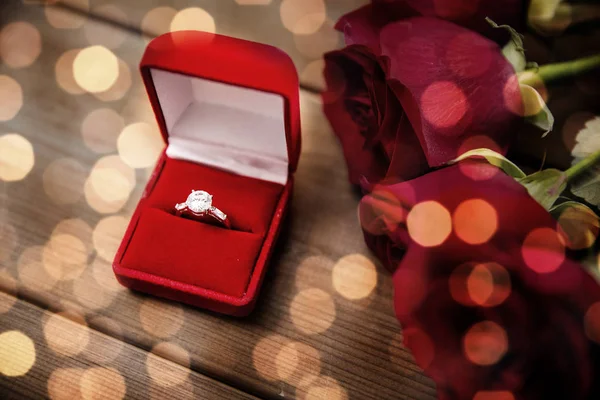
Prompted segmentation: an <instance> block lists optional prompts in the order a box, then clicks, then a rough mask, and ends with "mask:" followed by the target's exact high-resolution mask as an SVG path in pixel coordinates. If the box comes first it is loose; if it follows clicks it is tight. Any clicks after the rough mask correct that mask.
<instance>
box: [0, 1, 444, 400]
mask: <svg viewBox="0 0 600 400" xmlns="http://www.w3.org/2000/svg"><path fill="white" fill-rule="evenodd" d="M246 2H247V3H250V1H246ZM91 3H92V4H91V6H90V7H88V6H87V5H88V2H87V1H84V0H68V1H64V2H59V3H58V4H56V5H54V6H51V7H47V8H46V9H45V8H44V7H43V6H40V4H39V2H37V1H35V0H29V1H27V0H23V1H18V0H10V1H8V2H3V5H2V6H0V27H5V28H6V27H7V26H10V29H11V30H4V31H3V34H2V35H4V36H2V37H1V38H0V50H1V51H0V54H2V57H3V61H4V63H3V64H2V66H1V67H0V120H1V122H0V123H1V124H2V129H1V131H0V152H8V153H4V154H9V156H6V157H8V159H9V160H11V161H10V162H9V163H8V164H7V165H3V166H2V165H0V174H2V175H0V177H1V178H2V179H4V180H5V181H3V182H2V186H1V190H0V205H1V207H0V221H1V225H0V267H1V268H0V288H1V289H2V290H1V291H0V369H1V370H0V372H2V373H1V374H0V393H1V394H0V398H3V399H6V398H18V399H21V398H46V397H50V398H52V399H77V398H83V399H90V398H108V399H113V398H117V399H118V398H124V397H125V398H154V399H167V398H176V399H181V398H183V399H185V398H202V399H213V398H215V399H218V398H222V399H234V398H235V399H237V398H266V399H279V398H299V399H334V400H336V399H398V398H400V399H432V398H435V393H436V391H435V387H434V385H433V383H432V381H431V380H429V379H428V378H427V377H425V376H424V375H423V373H422V372H421V371H420V370H419V368H418V367H417V366H416V365H415V364H414V361H413V359H412V357H411V355H410V354H409V352H408V351H407V350H406V349H405V348H404V347H403V346H402V344H401V340H402V335H401V332H400V328H399V326H398V323H397V321H396V319H395V317H394V314H393V309H392V285H391V279H390V276H389V275H388V274H387V273H386V272H384V271H383V270H382V269H381V268H380V267H378V266H376V265H375V262H374V259H373V258H372V257H371V256H370V255H369V253H368V251H367V249H366V247H365V245H364V243H363V240H362V235H361V231H360V228H359V225H358V221H357V217H356V206H357V202H358V197H357V195H356V194H355V193H354V192H353V190H352V188H351V187H350V185H349V184H348V182H347V177H346V173H345V168H344V166H343V162H344V161H343V157H342V154H341V152H340V149H339V147H338V145H337V143H336V140H335V138H334V136H333V135H332V134H331V132H330V129H329V127H328V124H327V122H326V120H325V119H324V116H323V115H322V113H321V105H320V100H319V97H318V95H317V94H316V93H315V92H312V91H310V90H305V89H303V90H302V94H301V99H302V105H301V106H302V125H303V142H304V143H303V151H302V157H301V161H300V168H299V170H298V172H297V185H296V188H295V193H294V199H293V207H292V210H291V213H290V218H289V221H288V222H287V224H286V228H285V231H284V233H283V234H282V238H281V240H280V242H279V243H278V250H277V252H276V255H275V257H274V260H273V263H272V265H271V268H270V271H269V273H268V276H267V278H266V281H265V283H264V286H263V291H262V293H261V297H260V300H259V303H258V306H257V308H256V310H255V312H254V313H253V314H252V315H251V316H250V317H248V318H244V319H234V318H229V317H224V316H221V315H216V314H213V313H210V312H206V311H203V310H199V309H195V308H192V307H187V306H184V305H181V304H177V303H171V302H167V301H162V300H159V299H156V298H152V297H149V296H145V295H142V294H139V293H134V292H130V291H128V290H126V289H124V288H122V287H120V286H119V285H118V283H117V282H116V281H115V279H114V277H113V275H112V271H111V263H110V261H111V258H112V256H113V255H114V252H115V250H116V245H118V243H119V241H120V238H121V236H122V234H123V229H124V224H125V223H126V222H127V221H128V219H129V218H130V216H131V214H132V212H133V209H134V207H135V205H136V203H137V201H138V199H139V197H140V195H141V191H142V190H143V187H144V184H145V182H146V180H147V179H148V175H149V172H150V171H151V169H152V167H151V165H152V162H153V161H154V159H155V157H156V154H157V153H158V151H160V149H161V146H162V142H161V139H160V137H159V135H158V133H157V131H156V128H155V122H154V120H153V115H152V112H151V110H150V108H149V105H148V102H147V99H146V97H145V94H144V91H143V86H142V83H141V80H140V78H139V76H138V72H137V63H138V62H139V59H140V57H141V54H142V52H143V50H144V47H145V45H146V43H147V41H148V39H149V38H150V37H151V36H152V35H156V34H158V33H161V32H163V31H165V30H166V29H167V27H168V26H169V21H170V19H171V18H172V17H173V15H174V13H175V9H177V10H180V9H183V8H185V7H186V6H187V2H183V1H180V0H171V1H167V2H165V1H160V2H159V1H155V0H153V1H147V0H146V1H126V2H114V3H113V4H115V5H116V6H115V5H112V6H111V5H108V4H109V2H108V1H104V0H98V1H91ZM194 3H195V6H198V7H202V8H203V9H205V10H206V11H207V12H208V13H210V15H212V16H213V17H214V20H215V23H216V26H217V31H218V32H220V33H224V34H230V35H234V36H240V37H247V38H250V39H254V40H259V41H263V42H270V43H272V44H276V45H279V46H280V47H282V48H284V49H286V50H288V51H289V52H290V54H291V55H292V57H293V58H294V61H295V62H296V64H297V65H298V68H299V70H300V71H301V77H302V82H303V87H304V88H309V89H310V88H319V87H321V85H322V82H320V78H319V76H320V71H319V68H320V66H322V64H321V62H320V61H319V58H320V56H321V54H322V52H323V51H326V50H328V49H329V48H333V47H336V46H339V45H340V43H339V37H338V36H337V34H336V33H333V31H332V27H331V26H332V22H331V20H333V19H336V18H337V17H338V16H339V15H341V13H343V12H345V11H347V10H348V9H352V8H355V7H356V6H358V5H359V4H360V3H363V2H362V1H354V0H353V1H346V0H344V1H330V2H329V3H328V7H329V8H328V10H327V12H328V15H329V17H328V20H327V21H326V22H324V23H323V24H322V27H321V28H319V29H318V30H317V31H316V33H315V34H314V36H311V37H310V38H306V37H304V36H306V35H296V37H295V36H294V35H293V34H292V33H291V32H290V31H289V30H287V29H285V28H284V27H283V25H282V23H281V21H280V18H281V15H280V7H279V6H280V4H279V3H280V2H279V1H273V2H272V3H273V4H266V5H244V4H241V3H244V1H243V0H238V1H236V2H234V1H229V0H227V1H226V0H219V1H196V2H194ZM255 3H261V2H260V1H255ZM263 3H270V2H269V1H264V2H263ZM309 3H311V2H306V3H303V4H309ZM313 3H319V2H313ZM165 4H166V5H165ZM317 6H318V4H317ZM157 7H172V9H169V8H162V9H159V11H156V10H155V11H153V13H154V14H150V15H151V16H150V17H147V18H145V16H147V15H148V12H149V11H151V10H153V9H155V8H157ZM286 7H288V6H287V5H286ZM301 11H302V10H301ZM309 11H310V10H309ZM287 12H288V11H285V12H283V11H282V14H285V13H287ZM289 12H290V13H291V14H290V15H291V16H288V17H284V20H285V19H286V18H287V20H288V21H287V24H288V25H290V24H292V23H293V22H294V18H296V17H294V15H295V14H294V12H297V11H294V10H292V11H289ZM303 12H304V13H305V14H306V13H307V12H306V11H303ZM318 12H320V11H318V9H317V11H314V12H312V11H311V12H309V13H308V14H307V15H309V16H310V15H313V16H312V17H311V18H313V19H314V18H317V19H318V18H321V17H319V15H317V16H316V17H315V16H314V14H318ZM311 13H312V14H311ZM198 15H199V14H193V15H192V17H190V18H192V19H193V20H194V21H201V22H202V21H204V22H202V23H204V24H206V23H210V21H208V22H206V21H205V20H202V19H201V20H199V19H198V18H199V17H198ZM286 15H287V14H286ZM182 18H183V19H184V20H185V16H184V17H182ZM194 18H195V19H194ZM203 18H204V17H203ZM289 20H291V21H292V22H289ZM16 21H21V22H24V23H25V24H18V25H8V24H10V23H13V22H16ZM259 21H266V22H268V23H262V22H259ZM184 22H185V21H184ZM182 23H183V22H182ZM311 24H313V25H314V24H315V22H314V21H313V22H310V18H309V22H307V23H305V24H304V25H302V24H301V26H300V27H299V28H296V27H295V26H296V25H293V24H292V25H290V26H292V28H291V29H292V30H293V29H304V32H303V33H306V32H307V31H310V30H311V29H314V26H313V25H311ZM319 26H321V25H319ZM65 28H69V29H65ZM10 35H12V36H10ZM15 43H17V45H15ZM96 44H100V45H103V46H108V47H111V49H112V52H113V53H114V54H115V55H116V56H117V57H119V59H120V60H121V61H120V68H119V73H118V79H117V81H116V83H114V84H113V85H112V86H111V87H110V89H109V90H108V91H107V92H104V93H102V94H100V95H92V94H90V93H83V92H84V91H83V90H82V89H81V87H80V86H81V85H80V84H78V83H77V82H76V80H75V79H74V75H73V58H74V56H75V55H76V54H77V51H78V50H76V49H81V48H86V47H88V46H90V45H96ZM38 50H39V55H38V54H37V53H38ZM97 62H99V63H102V62H104V61H102V59H98V61H97ZM307 67H308V70H307V69H306V68H307ZM307 71H308V72H307ZM81 79H83V81H82V82H84V85H85V83H86V79H87V78H85V77H83V78H81ZM80 83H81V82H80ZM87 84H89V85H93V84H102V82H97V81H94V82H87ZM20 92H22V96H20V95H19V93H20ZM98 110H101V111H98ZM12 114H14V116H13V115H12ZM125 127H127V128H126V129H125V130H124V129H123V128H125ZM121 131H123V132H124V133H122V134H121ZM125 132H127V133H125ZM120 134H121V136H119V135H120ZM132 143H133V144H132ZM29 145H31V146H29ZM131 165H133V166H135V167H137V168H132V167H131Z"/></svg>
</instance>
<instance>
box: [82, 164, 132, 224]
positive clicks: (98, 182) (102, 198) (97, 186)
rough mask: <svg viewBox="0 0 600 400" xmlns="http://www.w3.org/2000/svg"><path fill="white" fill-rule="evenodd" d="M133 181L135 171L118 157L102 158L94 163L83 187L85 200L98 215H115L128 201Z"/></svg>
mask: <svg viewBox="0 0 600 400" xmlns="http://www.w3.org/2000/svg"><path fill="white" fill-rule="evenodd" d="M135 179H136V178H135V171H134V170H133V169H132V168H131V167H129V166H128V165H127V164H125V163H124V162H123V161H122V160H121V158H120V157H119V156H116V155H111V156H106V157H103V158H101V159H100V160H98V162H96V164H95V165H94V167H93V168H92V171H91V173H90V176H89V177H88V179H87V181H86V183H85V185H84V194H85V199H86V201H87V202H88V204H89V205H90V207H92V208H93V209H94V210H96V211H97V212H99V213H102V214H111V213H115V212H117V211H119V210H120V209H121V208H122V207H123V206H124V205H125V203H126V202H127V200H128V199H129V195H130V194H131V191H132V190H133V188H134V187H135Z"/></svg>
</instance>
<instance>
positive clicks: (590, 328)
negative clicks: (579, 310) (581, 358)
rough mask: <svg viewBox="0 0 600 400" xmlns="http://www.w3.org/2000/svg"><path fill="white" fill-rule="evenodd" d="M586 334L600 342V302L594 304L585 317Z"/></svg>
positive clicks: (592, 339)
mask: <svg viewBox="0 0 600 400" xmlns="http://www.w3.org/2000/svg"><path fill="white" fill-rule="evenodd" d="M584 325H585V334H586V336H587V337H588V338H589V339H590V340H591V341H594V342H596V343H598V344H600V302H597V303H594V304H592V306H591V307H590V308H589V309H588V310H587V311H586V313H585V317H584Z"/></svg>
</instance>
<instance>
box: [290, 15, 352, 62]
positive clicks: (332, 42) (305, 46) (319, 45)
mask: <svg viewBox="0 0 600 400" xmlns="http://www.w3.org/2000/svg"><path fill="white" fill-rule="evenodd" d="M334 26H335V22H334V21H332V20H330V19H327V20H326V21H325V23H323V25H322V26H321V28H320V29H319V30H318V31H316V32H315V33H313V34H311V35H294V44H295V45H296V48H297V49H298V51H299V52H300V53H301V54H302V55H303V56H305V57H308V58H311V59H320V58H322V57H323V54H324V53H326V52H328V51H332V50H335V49H336V48H338V47H339V45H340V42H341V37H342V34H341V33H340V32H338V31H337V30H335V27H334Z"/></svg>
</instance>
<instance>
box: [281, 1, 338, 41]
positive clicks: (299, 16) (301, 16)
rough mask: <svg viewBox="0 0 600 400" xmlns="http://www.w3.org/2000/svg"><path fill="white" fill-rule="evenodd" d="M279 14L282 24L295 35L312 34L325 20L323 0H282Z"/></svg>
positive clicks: (325, 13)
mask: <svg viewBox="0 0 600 400" xmlns="http://www.w3.org/2000/svg"><path fill="white" fill-rule="evenodd" d="M279 14H280V17H281V22H282V23H283V26H284V27H285V28H286V29H287V30H288V31H290V32H292V33H294V34H296V35H311V34H314V33H315V32H318V31H319V29H321V26H323V24H324V23H325V21H326V20H327V10H326V8H325V2H324V1H323V0H283V1H282V2H281V6H280V8H279Z"/></svg>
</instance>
